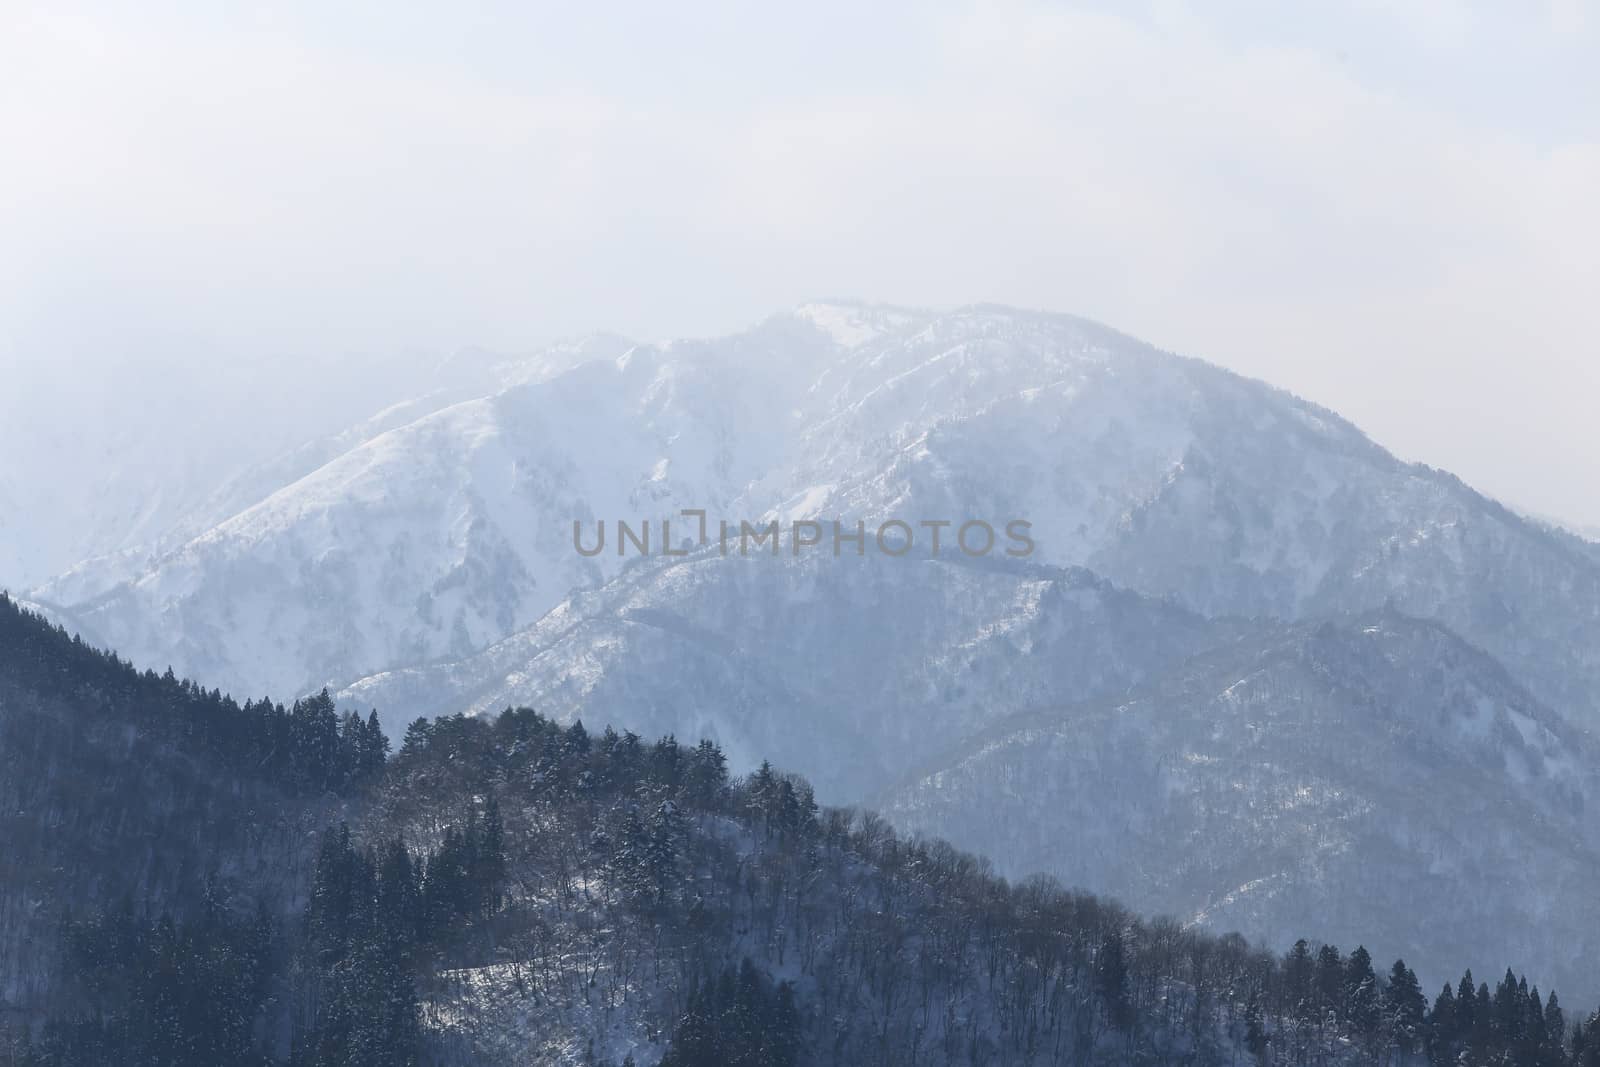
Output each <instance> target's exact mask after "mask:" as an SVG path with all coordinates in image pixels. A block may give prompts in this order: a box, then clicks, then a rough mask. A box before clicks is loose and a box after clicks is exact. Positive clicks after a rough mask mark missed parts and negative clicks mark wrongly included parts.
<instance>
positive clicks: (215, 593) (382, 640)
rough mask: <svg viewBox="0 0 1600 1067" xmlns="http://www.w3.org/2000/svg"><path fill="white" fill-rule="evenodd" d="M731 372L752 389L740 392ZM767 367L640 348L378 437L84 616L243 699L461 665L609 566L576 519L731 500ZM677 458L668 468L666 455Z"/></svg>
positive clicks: (137, 648) (123, 641)
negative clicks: (582, 544)
mask: <svg viewBox="0 0 1600 1067" xmlns="http://www.w3.org/2000/svg"><path fill="white" fill-rule="evenodd" d="M741 377H742V379H743V380H741ZM769 378H770V375H768V374H760V375H742V374H741V371H740V370H739V368H737V367H735V368H731V369H727V368H720V367H717V366H715V353H712V354H711V357H710V360H709V363H708V365H700V364H696V363H692V362H682V361H679V360H676V359H674V358H670V355H669V351H664V350H661V349H631V350H630V351H629V352H628V353H626V354H624V355H623V356H622V357H620V358H617V359H613V360H605V359H602V360H591V361H588V362H583V363H581V364H580V365H578V366H576V367H575V368H572V369H570V370H568V371H566V372H564V373H560V374H557V375H555V376H554V377H551V378H548V379H540V380H536V381H533V382H530V383H528V384H523V385H518V386H514V387H512V388H510V389H507V390H504V391H502V392H498V393H495V394H493V395H492V396H489V397H484V398H481V399H477V400H471V401H466V402H463V403H460V404H455V405H452V406H450V407H447V408H444V409H442V410H440V411H436V412H433V413H431V414H429V415H426V416H425V417H423V418H420V419H418V420H416V421H414V422H410V423H408V424H406V425H403V426H400V427H398V428H396V429H393V430H390V431H388V432H385V433H381V434H379V435H377V436H375V437H371V438H369V439H367V440H365V441H363V442H362V443H361V444H359V445H358V446H357V447H355V448H352V449H351V450H349V451H347V452H345V453H343V454H342V455H340V456H339V457H338V458H336V459H334V460H333V461H331V462H329V463H326V464H324V465H322V466H321V467H319V468H317V469H316V470H314V471H313V472H311V473H310V474H308V475H306V476H305V477H303V478H301V479H299V480H298V481H296V482H294V483H293V484H291V485H289V486H286V487H285V488H283V489H281V490H279V491H278V492H276V493H274V494H272V495H271V496H269V497H267V498H266V499H265V500H263V501H261V502H260V503H258V504H256V505H254V506H253V507H251V508H249V509H247V510H245V511H243V512H241V513H239V514H238V515H235V516H233V517H232V518H230V519H228V520H227V521H225V522H223V523H221V524H220V525H218V526H216V527H214V528H213V529H211V530H209V531H207V532H206V533H205V534H203V535H201V536H200V537H197V538H195V539H193V540H192V541H190V542H188V543H187V544H185V545H184V546H183V547H182V548H180V549H178V550H177V551H175V552H173V553H171V554H170V555H168V556H167V557H165V558H164V559H162V560H161V561H160V563H159V564H158V565H157V566H156V567H154V568H153V569H151V570H150V571H148V572H147V573H145V574H144V575H143V576H141V577H140V578H139V579H137V580H136V581H133V582H130V583H127V584H125V585H123V586H120V587H117V588H116V589H114V590H112V591H111V592H110V593H108V594H106V595H105V596H103V597H101V598H100V599H98V600H95V601H91V602H88V603H86V604H83V605H79V606H78V608H77V610H76V612H75V614H76V615H78V616H79V617H81V618H82V620H83V622H84V624H85V625H86V626H88V627H90V628H92V629H93V630H94V632H95V633H96V634H97V635H99V636H100V637H101V638H102V639H103V640H105V641H106V642H108V643H110V644H111V645H113V646H116V647H122V648H125V649H127V650H128V652H129V655H130V656H131V657H132V658H133V659H134V660H135V661H136V662H162V661H165V660H171V661H172V662H173V663H175V664H181V665H182V666H183V668H184V669H185V670H201V669H203V670H209V671H211V672H213V673H214V674H215V675H216V676H217V677H219V678H222V679H224V680H225V682H226V684H227V685H228V686H229V687H230V688H232V689H234V690H237V691H241V692H262V691H266V690H268V689H272V688H280V689H289V690H300V689H305V688H310V687H314V686H316V685H319V684H321V683H322V682H323V681H325V680H327V679H332V678H339V677H351V676H355V675H359V674H363V673H367V672H370V671H375V670H378V669H381V668H384V667H388V666H391V665H394V664H409V663H420V662H428V661H430V660H433V659H437V658H439V657H442V656H463V655H466V654H468V653H470V652H472V651H474V650H477V649H479V648H482V647H484V646H486V645H488V644H489V643H490V642H492V641H494V640H496V639H498V638H500V637H502V636H504V635H505V634H508V633H512V632H515V631H516V630H517V629H519V628H521V627H523V626H527V625H529V624H531V623H532V622H533V621H534V620H536V619H537V618H539V616H540V615H542V614H543V613H544V612H545V611H546V610H547V609H548V608H549V607H550V606H552V605H553V604H555V603H556V602H557V601H559V600H560V598H561V597H562V596H564V595H565V594H566V592H567V591H568V590H569V589H571V588H573V587H574V586H576V585H580V584H590V583H593V582H595V581H597V580H600V579H603V578H604V577H605V576H607V574H608V573H611V572H614V571H615V570H616V569H617V568H618V565H619V563H620V561H619V560H617V559H616V558H615V557H605V556H603V557H600V558H598V559H595V560H592V561H591V560H587V559H585V558H583V557H581V556H580V555H578V554H577V553H576V552H575V551H574V550H573V548H572V527H571V523H572V521H573V519H574V518H576V517H584V518H588V517H591V516H593V517H595V518H604V519H607V520H609V519H610V518H611V517H613V516H632V515H634V514H637V513H638V512H639V511H641V510H642V509H648V510H647V513H650V512H655V513H656V514H671V513H672V512H675V511H676V510H677V506H676V505H673V504H672V503H671V501H673V500H675V499H677V500H683V501H694V502H697V503H700V504H702V505H706V506H710V507H719V506H726V505H727V504H728V503H729V502H730V501H731V500H732V498H733V497H734V495H735V493H736V492H737V491H738V489H739V488H740V487H741V486H743V485H744V484H746V483H748V481H749V480H750V479H751V478H752V477H753V475H754V473H755V472H756V471H758V470H761V469H765V465H766V464H765V461H764V460H763V459H762V458H761V457H760V456H759V455H758V454H756V453H753V452H752V451H751V450H750V449H747V448H743V447H741V445H742V443H743V442H744V441H746V440H748V439H750V438H751V437H752V436H753V435H754V434H755V432H756V430H757V428H758V427H759V426H761V425H764V424H765V425H770V423H771V421H772V419H773V418H774V415H773V414H772V413H771V411H770V410H768V409H770V407H771V403H772V397H773V396H774V394H773V393H772V391H771V390H770V389H768V388H767V387H766V382H767V380H768V379H769ZM669 448H670V449H671V451H672V453H673V459H672V461H671V462H670V463H663V462H662V461H661V457H662V454H663V452H665V451H667V450H668V449H669Z"/></svg>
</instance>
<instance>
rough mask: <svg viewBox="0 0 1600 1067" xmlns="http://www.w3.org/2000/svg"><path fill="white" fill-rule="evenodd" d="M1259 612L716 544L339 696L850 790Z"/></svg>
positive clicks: (1084, 575)
mask: <svg viewBox="0 0 1600 1067" xmlns="http://www.w3.org/2000/svg"><path fill="white" fill-rule="evenodd" d="M1244 629H1245V627H1244V626H1243V625H1242V624H1237V623H1231V622H1209V621H1207V620H1204V619H1201V618H1200V617H1198V616H1196V615H1194V614H1192V613H1190V612H1187V611H1184V610H1182V609H1180V608H1176V607H1173V606H1171V605H1168V604H1163V603H1161V602H1159V601H1152V600H1149V599H1147V598H1144V597H1140V596H1137V595H1135V594H1132V593H1128V592H1125V591H1123V590H1118V589H1115V588H1113V587H1112V586H1111V585H1109V584H1108V583H1106V582H1104V581H1102V580H1100V579H1097V578H1095V577H1094V576H1093V575H1091V574H1089V573H1088V572H1086V571H1082V570H1061V569H1059V568H1047V567H1041V566H1024V565H1016V564H1011V565H1002V564H989V565H984V564H978V563H972V562H966V561H962V560H961V558H960V557H959V556H957V557H954V558H945V557H941V558H939V559H937V560H935V559H919V560H912V559H910V558H900V559H896V558H889V557H886V556H881V555H876V554H873V555H868V556H866V557H855V556H845V557H842V558H839V559H834V558H832V557H831V556H827V557H817V556H813V557H806V556H802V557H800V558H799V559H795V558H793V557H783V558H778V559H774V558H772V557H770V556H760V557H752V558H741V557H739V556H737V555H734V556H729V557H727V558H723V557H721V556H719V555H718V553H717V552H716V551H715V549H712V550H709V551H706V552H702V553H700V554H698V555H696V556H694V557H691V558H688V559H685V560H683V561H675V562H673V563H672V564H670V565H653V564H636V565H635V566H633V567H632V568H630V569H629V570H628V571H627V572H626V573H624V574H623V575H621V576H619V577H618V578H616V579H614V580H613V581H611V582H609V583H608V584H607V585H605V586H604V587H603V588H600V589H598V590H591V591H587V592H582V593H578V594H575V595H573V596H572V597H570V598H568V599H567V600H565V601H563V602H562V603H561V604H560V605H559V606H558V607H556V608H555V609H554V610H553V611H551V612H550V613H549V614H548V615H546V616H545V617H544V618H543V619H541V620H540V621H539V622H538V623H537V624H536V625H534V626H533V627H531V628H529V629H528V630H526V631H523V632H522V633H519V634H517V635H515V636H513V637H511V638H508V639H506V640H504V641H502V642H499V643H497V644H495V645H493V646H491V647H490V648H488V649H487V650H485V651H484V652H482V653H480V654H478V655H476V656H472V657H470V658H467V659H465V660H462V661H459V662H455V663H451V664H447V665H439V666H434V667H422V668H411V669H405V670H398V671H393V672H388V673H385V674H380V675H376V676H373V677H371V678H367V679H364V680H362V681H361V682H359V683H357V684H355V685H353V686H351V687H349V688H347V689H345V690H343V691H342V692H341V693H339V694H338V696H339V698H340V699H341V700H342V701H343V702H345V703H347V704H350V705H355V706H359V707H361V708H363V709H365V708H366V707H368V706H376V707H377V708H378V709H379V714H380V715H382V714H383V713H384V709H389V712H390V714H391V715H394V716H395V717H396V718H395V719H392V720H390V721H388V722H387V723H386V724H385V725H386V728H387V729H388V730H389V732H390V733H392V734H396V735H398V734H399V733H400V732H402V731H403V730H404V727H405V721H404V719H409V718H410V717H412V716H415V715H432V714H444V713H448V712H452V711H467V712H469V713H474V714H479V713H492V712H495V711H499V710H501V709H503V708H506V707H508V706H512V705H528V706H532V707H536V708H538V709H539V710H540V711H541V712H542V713H544V714H546V715H550V716H552V717H554V718H556V719H557V720H559V721H566V722H571V721H573V720H574V719H577V718H580V717H581V718H583V719H584V720H585V721H588V722H591V723H602V722H616V723H621V724H624V725H626V726H628V727H629V728H631V729H633V730H635V731H637V732H639V733H641V734H642V735H644V736H645V737H646V738H655V737H659V736H661V735H664V734H669V733H670V734H676V735H677V736H679V737H700V736H706V737H711V738H713V739H714V740H716V741H717V742H718V743H719V744H721V745H722V747H723V748H724V750H725V751H727V753H728V755H729V758H730V759H731V760H732V761H733V763H734V765H735V766H736V767H740V768H744V769H748V768H750V767H753V766H754V764H755V762H756V761H759V760H760V759H761V758H763V756H764V755H769V754H770V755H774V756H775V757H776V758H778V759H780V760H781V762H782V764H783V766H785V767H786V768H788V769H791V770H795V771H799V772H801V773H803V774H805V775H807V776H808V777H809V778H811V779H812V780H813V781H814V782H815V783H816V784H817V786H818V788H819V789H821V790H822V792H823V795H824V796H826V797H829V798H831V799H835V800H846V799H859V798H863V797H865V796H867V795H869V794H870V793H871V792H873V791H874V790H875V789H876V788H877V787H878V786H879V785H881V783H883V782H885V781H890V780H893V779H894V778H895V777H897V776H898V775H900V774H903V773H905V772H906V771H907V770H909V769H910V768H911V767H913V766H915V765H916V764H917V763H918V762H919V761H921V760H924V759H927V758H929V757H931V756H932V755H934V754H935V753H937V752H939V751H941V750H943V749H945V748H947V747H948V746H950V745H953V744H955V743H956V742H957V741H958V740H960V739H961V738H963V737H965V736H967V735H968V734H970V733H971V732H972V731H973V730H976V729H979V728H981V727H982V726H984V725H986V724H988V723H991V722H993V721H995V720H996V719H997V718H999V717H1001V716H1003V715H1005V714H1007V713H1008V712H1014V711H1019V710H1021V709H1024V708H1027V707H1031V706H1034V705H1037V704H1039V703H1042V702H1046V701H1051V700H1058V699H1062V698H1063V694H1071V695H1072V697H1087V696H1089V695H1096V694H1107V693H1119V692H1123V691H1125V690H1126V689H1127V688H1128V687H1129V686H1130V685H1131V684H1133V683H1135V682H1137V681H1139V680H1142V679H1145V678H1148V677H1150V676H1151V675H1153V674H1155V673H1157V672H1159V671H1162V670H1166V669H1168V668H1170V667H1171V666H1172V665H1173V664H1175V663H1177V662H1179V661H1181V660H1182V659H1183V658H1185V657H1187V656H1189V655H1191V654H1193V653H1194V652H1196V651H1198V650H1200V649H1202V648H1205V647H1208V646H1209V645H1211V644H1214V643H1216V642H1218V641H1223V640H1227V639H1228V638H1230V637H1232V636H1235V635H1237V634H1238V633H1239V632H1241V631H1243V630H1244ZM402 717H403V718H402ZM396 720H399V721H396Z"/></svg>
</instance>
